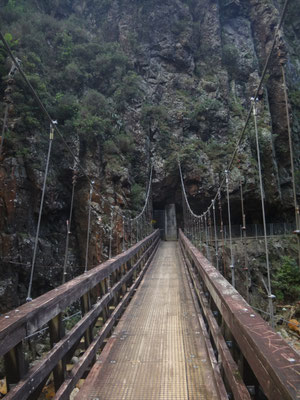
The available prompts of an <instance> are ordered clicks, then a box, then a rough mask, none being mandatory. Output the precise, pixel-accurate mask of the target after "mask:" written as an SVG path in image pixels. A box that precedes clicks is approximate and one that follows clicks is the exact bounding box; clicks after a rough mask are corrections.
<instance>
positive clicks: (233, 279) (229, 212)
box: [225, 170, 235, 287]
mask: <svg viewBox="0 0 300 400" xmlns="http://www.w3.org/2000/svg"><path fill="white" fill-rule="evenodd" d="M225 177H226V194H227V210H228V229H229V247H230V261H231V264H230V269H231V283H232V286H233V287H235V271H234V255H233V246H232V231H231V210H230V196H229V178H228V171H227V170H226V171H225Z"/></svg>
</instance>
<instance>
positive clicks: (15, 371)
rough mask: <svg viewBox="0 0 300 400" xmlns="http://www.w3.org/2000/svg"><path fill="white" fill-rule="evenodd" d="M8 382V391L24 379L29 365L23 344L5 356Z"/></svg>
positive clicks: (19, 344)
mask: <svg viewBox="0 0 300 400" xmlns="http://www.w3.org/2000/svg"><path fill="white" fill-rule="evenodd" d="M4 365H5V371H6V382H7V387H8V390H10V389H11V388H12V386H14V385H15V384H16V383H18V382H19V380H21V379H22V378H23V376H24V375H25V373H26V370H27V365H26V362H25V358H24V352H23V346H22V342H20V343H18V344H17V345H16V346H15V347H14V348H12V349H11V350H10V351H9V352H8V353H6V354H5V356H4Z"/></svg>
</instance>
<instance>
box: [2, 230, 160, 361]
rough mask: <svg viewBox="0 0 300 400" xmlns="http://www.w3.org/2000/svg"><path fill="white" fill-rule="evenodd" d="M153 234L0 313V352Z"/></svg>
mask: <svg viewBox="0 0 300 400" xmlns="http://www.w3.org/2000/svg"><path fill="white" fill-rule="evenodd" d="M157 235H158V231H155V232H153V233H152V234H151V235H150V236H148V237H147V238H145V239H144V240H142V241H140V242H138V243H137V244H136V245H134V246H132V247H131V248H130V249H128V250H127V251H125V252H124V253H121V254H119V255H117V256H115V257H113V258H111V259H110V260H107V261H105V262H104V263H102V264H100V265H98V266H97V267H95V268H93V269H91V270H89V271H88V272H86V273H84V274H82V275H79V276H78V277H76V278H74V279H72V280H71V281H69V282H67V283H65V284H63V285H61V286H59V287H58V288H56V289H53V290H51V291H49V292H47V293H45V294H43V295H42V296H39V297H38V298H36V299H34V300H32V301H31V302H29V303H26V304H23V305H22V306H20V307H18V308H17V309H15V310H12V311H10V312H8V313H7V314H4V315H3V316H1V317H0V356H2V355H3V354H5V353H7V352H8V351H9V350H10V349H11V348H12V347H14V346H15V345H16V344H17V343H18V342H20V341H21V340H22V339H24V338H25V337H26V336H29V335H31V334H32V333H34V332H36V331H37V330H39V329H41V328H42V327H43V326H44V325H45V324H46V323H47V322H49V321H50V320H51V319H52V318H53V317H54V316H56V315H58V314H59V313H60V312H62V311H64V310H65V309H66V307H68V306H69V305H71V304H72V303H74V301H76V300H77V299H79V298H80V297H81V296H82V295H83V294H84V293H86V292H88V291H89V290H91V289H92V288H93V287H95V286H96V285H97V283H99V282H100V281H101V280H103V279H105V278H107V277H108V276H109V275H110V274H112V273H113V272H114V271H115V270H116V269H118V268H119V267H120V266H121V265H122V264H125V263H126V262H127V261H129V260H130V259H131V258H132V257H133V256H135V255H136V254H137V253H138V252H139V251H140V250H141V248H143V247H145V246H147V244H148V243H149V242H151V241H152V240H153V238H154V237H155V236H157Z"/></svg>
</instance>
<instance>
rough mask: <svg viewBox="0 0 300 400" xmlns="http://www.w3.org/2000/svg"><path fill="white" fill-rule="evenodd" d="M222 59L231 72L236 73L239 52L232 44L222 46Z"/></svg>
mask: <svg viewBox="0 0 300 400" xmlns="http://www.w3.org/2000/svg"><path fill="white" fill-rule="evenodd" d="M222 61H223V64H224V65H225V66H226V67H227V70H228V72H229V73H230V74H232V75H235V74H236V73H237V71H238V62H239V52H238V50H237V48H236V47H235V46H234V45H232V44H225V45H224V46H223V48H222Z"/></svg>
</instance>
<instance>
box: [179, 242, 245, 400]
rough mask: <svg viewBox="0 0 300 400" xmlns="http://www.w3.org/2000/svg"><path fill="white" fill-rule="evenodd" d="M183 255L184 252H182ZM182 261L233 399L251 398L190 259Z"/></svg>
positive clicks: (243, 399)
mask: <svg viewBox="0 0 300 400" xmlns="http://www.w3.org/2000/svg"><path fill="white" fill-rule="evenodd" d="M181 250H182V249H181ZM183 257H184V254H183ZM184 261H185V263H186V265H187V268H188V270H189V272H190V275H191V279H192V282H193V286H194V290H195V292H196V294H197V297H198V299H199V301H200V304H201V307H202V311H203V313H204V315H205V318H206V320H207V322H208V325H209V328H210V331H211V333H212V336H213V338H214V342H215V345H216V347H217V350H218V353H219V356H220V358H221V361H222V366H223V369H224V372H225V375H226V378H227V380H228V383H229V385H230V388H231V390H232V393H233V396H234V399H235V400H251V397H250V394H249V392H248V390H247V388H246V386H245V384H244V382H243V380H242V376H241V374H240V372H239V369H238V366H237V364H236V363H235V361H234V359H233V358H232V355H231V353H230V351H229V349H228V346H227V344H226V342H225V340H224V337H223V335H222V332H221V330H220V328H219V326H218V324H217V321H216V319H215V318H214V315H213V313H212V311H211V309H210V307H209V304H208V301H207V299H206V297H205V295H204V293H203V291H202V289H201V286H200V284H199V281H198V279H197V276H196V274H195V272H194V270H193V267H192V265H191V263H190V261H189V260H188V258H186V257H184Z"/></svg>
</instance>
